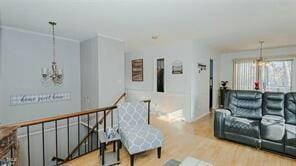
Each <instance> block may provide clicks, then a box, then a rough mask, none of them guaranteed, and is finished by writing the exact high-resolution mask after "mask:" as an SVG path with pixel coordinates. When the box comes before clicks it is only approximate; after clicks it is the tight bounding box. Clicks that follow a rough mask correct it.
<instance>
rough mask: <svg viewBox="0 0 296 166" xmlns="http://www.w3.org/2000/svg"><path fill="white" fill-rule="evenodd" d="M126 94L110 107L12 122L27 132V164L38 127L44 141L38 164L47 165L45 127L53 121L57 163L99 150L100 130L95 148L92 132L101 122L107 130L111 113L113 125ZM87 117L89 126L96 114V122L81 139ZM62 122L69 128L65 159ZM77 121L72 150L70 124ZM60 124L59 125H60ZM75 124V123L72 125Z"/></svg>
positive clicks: (29, 160)
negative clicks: (114, 114) (32, 130)
mask: <svg viewBox="0 0 296 166" xmlns="http://www.w3.org/2000/svg"><path fill="white" fill-rule="evenodd" d="M125 96H126V94H125V93H124V94H122V95H121V96H120V97H119V98H118V100H117V101H116V102H115V103H114V104H113V105H112V106H109V107H104V108H98V109H91V110H87V111H81V112H75V113H70V114H64V115H58V116H54V117H49V118H42V119H38V120H32V121H27V122H21V123H17V124H11V125H13V126H18V130H22V131H23V130H24V132H25V136H26V138H27V140H26V144H27V148H26V150H27V156H26V158H27V165H28V166H30V165H31V148H32V145H31V143H32V142H31V140H30V137H31V135H32V134H31V133H30V131H31V129H32V128H33V129H36V128H38V129H39V128H41V142H42V163H39V164H38V165H43V166H45V165H46V159H47V160H48V156H46V153H45V151H46V147H45V129H46V127H49V126H46V125H48V124H51V125H52V123H53V127H52V126H50V130H51V129H53V131H54V133H55V145H54V146H55V148H54V149H55V156H54V157H53V158H52V160H54V161H55V163H56V165H60V164H62V163H64V162H66V161H69V160H71V159H74V158H77V157H80V156H82V155H85V154H87V153H90V152H92V151H94V150H97V149H98V148H99V147H98V132H96V140H95V141H96V144H95V148H93V147H94V146H93V142H94V141H93V140H92V138H93V137H90V136H91V133H94V131H95V130H96V131H99V124H101V123H102V122H104V130H106V117H107V115H109V114H110V113H111V119H112V123H111V125H112V126H113V110H114V109H116V108H117V107H116V105H117V103H118V102H119V101H120V100H122V99H123V98H124V97H125ZM99 113H103V117H101V118H100V119H99ZM85 116H86V119H87V122H88V126H89V121H90V116H95V121H96V124H95V125H94V126H93V127H92V128H91V129H89V128H88V133H87V135H86V136H84V137H83V139H82V140H81V138H80V137H81V135H80V134H81V132H80V128H81V127H80V122H81V118H83V117H85ZM76 120H77V121H76ZM61 123H64V124H63V125H64V126H66V129H67V134H66V135H67V136H66V137H67V145H66V146H67V157H66V158H65V159H63V157H61V156H59V142H58V141H59V135H58V127H59V126H60V124H61ZM74 123H77V146H75V148H74V149H73V150H72V151H70V141H69V140H70V125H71V124H74ZM58 124H59V125H58ZM71 126H74V125H71ZM83 143H84V145H85V149H84V153H83V152H81V150H80V146H81V145H82V144H83ZM75 153H76V154H75Z"/></svg>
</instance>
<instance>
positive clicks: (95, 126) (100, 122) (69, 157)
mask: <svg viewBox="0 0 296 166" xmlns="http://www.w3.org/2000/svg"><path fill="white" fill-rule="evenodd" d="M125 96H126V94H125V93H124V94H122V95H121V96H120V97H119V98H118V100H116V102H115V103H114V104H113V106H115V108H117V107H116V105H117V104H118V103H119V102H120V101H121V100H122V99H123V98H124V97H125ZM115 108H114V109H115ZM114 109H110V110H104V111H103V112H104V114H103V117H102V118H101V119H100V120H97V119H96V124H95V125H94V126H93V127H92V128H91V130H89V131H88V134H87V135H86V136H85V137H84V138H83V139H82V140H81V141H80V143H79V144H78V145H77V146H76V147H75V148H74V149H73V150H72V151H71V153H70V154H69V155H68V157H66V158H65V159H64V161H63V163H65V162H67V161H69V160H72V159H75V158H73V157H72V156H73V155H74V154H75V153H76V152H77V150H79V149H80V147H81V146H82V145H83V144H85V142H87V141H88V140H89V138H92V137H91V136H92V134H94V133H95V134H96V137H97V141H96V143H97V144H96V145H97V147H96V148H95V149H94V150H97V149H98V148H99V147H98V133H99V129H98V128H99V125H100V124H102V123H103V122H104V125H103V126H104V132H106V127H107V124H106V122H107V120H106V118H107V116H108V115H109V114H110V113H111V127H113V110H114ZM88 127H89V124H88Z"/></svg>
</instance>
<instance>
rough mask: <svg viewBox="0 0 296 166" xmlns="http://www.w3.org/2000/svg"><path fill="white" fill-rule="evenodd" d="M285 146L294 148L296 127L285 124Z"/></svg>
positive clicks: (295, 145) (295, 144)
mask: <svg viewBox="0 0 296 166" xmlns="http://www.w3.org/2000/svg"><path fill="white" fill-rule="evenodd" d="M286 145H288V146H294V147H295V148H296V125H289V124H286Z"/></svg>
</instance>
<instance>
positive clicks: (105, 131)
mask: <svg viewBox="0 0 296 166" xmlns="http://www.w3.org/2000/svg"><path fill="white" fill-rule="evenodd" d="M104 132H106V110H104Z"/></svg>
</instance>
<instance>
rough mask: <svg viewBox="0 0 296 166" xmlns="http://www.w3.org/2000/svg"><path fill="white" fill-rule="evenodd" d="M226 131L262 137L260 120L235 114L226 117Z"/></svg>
mask: <svg viewBox="0 0 296 166" xmlns="http://www.w3.org/2000/svg"><path fill="white" fill-rule="evenodd" d="M224 125H225V129H224V131H225V132H229V133H235V134H240V135H244V136H248V137H253V138H260V121H259V120H252V119H246V118H238V117H233V116H226V117H225V124H224Z"/></svg>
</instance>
